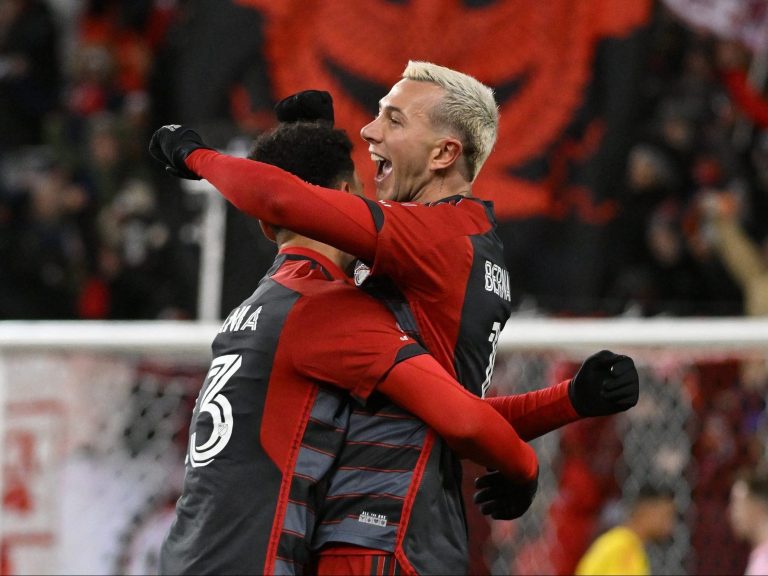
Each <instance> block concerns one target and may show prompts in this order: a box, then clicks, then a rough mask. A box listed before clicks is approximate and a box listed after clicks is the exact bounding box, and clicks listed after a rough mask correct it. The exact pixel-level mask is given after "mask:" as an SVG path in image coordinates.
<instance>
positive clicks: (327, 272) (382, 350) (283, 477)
mask: <svg viewBox="0 0 768 576" xmlns="http://www.w3.org/2000/svg"><path fill="white" fill-rule="evenodd" d="M339 350H344V351H345V353H344V354H343V355H340V354H338V351H339ZM423 353H424V350H423V348H422V347H421V346H419V345H418V344H416V343H414V341H413V340H412V339H411V338H409V337H408V336H406V335H404V334H403V332H402V331H400V330H399V329H398V328H397V327H396V323H395V321H394V319H393V317H392V315H391V314H390V313H389V312H388V311H387V309H386V308H385V307H384V306H383V305H381V304H380V303H378V302H376V301H375V300H373V299H371V298H370V297H368V296H366V295H365V294H363V293H361V292H360V291H359V290H357V289H355V288H354V287H352V286H350V285H349V284H348V283H347V282H346V281H345V280H344V279H343V275H342V273H341V271H340V270H339V269H338V268H337V267H335V266H334V265H333V264H332V263H330V262H329V261H327V260H326V259H325V258H323V257H322V256H320V255H317V254H315V253H312V257H309V255H308V253H306V252H303V251H301V250H287V251H283V252H281V254H280V255H279V256H278V258H277V259H276V261H275V265H274V266H273V268H272V269H271V270H270V272H269V273H268V274H267V276H265V278H264V279H263V280H262V281H261V283H260V284H259V287H258V289H257V290H256V292H255V293H254V294H253V295H252V296H251V297H250V298H248V299H247V300H245V301H244V302H243V303H242V304H241V305H240V306H238V307H237V308H235V309H234V310H233V311H232V312H231V313H230V314H229V316H228V317H227V319H226V320H225V321H224V324H223V325H222V327H221V329H220V331H219V333H218V335H217V336H216V338H215V339H214V341H213V360H212V362H211V367H210V370H209V372H208V375H207V377H206V379H205V382H204V384H203V387H202V389H201V391H200V394H199V396H198V399H197V402H196V406H195V411H194V414H193V418H192V423H191V426H190V443H189V450H188V455H187V462H186V476H185V481H184V489H183V494H182V496H181V498H180V499H179V501H178V504H177V519H176V521H175V523H174V525H173V527H172V528H171V531H170V534H169V536H168V538H167V539H166V541H165V543H164V545H163V549H162V555H161V564H162V572H163V573H165V574H178V573H194V574H262V573H266V574H278V573H279V574H294V573H300V572H301V568H300V567H301V566H303V565H304V564H305V563H306V561H307V560H308V542H309V541H310V540H311V539H312V537H313V530H314V526H315V513H316V508H317V498H318V495H319V493H318V482H319V481H320V480H321V479H322V478H323V477H324V476H325V475H326V474H327V472H328V470H329V469H330V468H331V466H332V464H333V462H334V460H335V458H336V457H337V455H338V453H339V452H340V450H341V448H342V446H343V443H344V439H345V432H346V429H347V427H348V420H349V417H350V397H349V395H347V394H345V393H343V392H341V391H339V390H337V389H334V388H332V387H330V386H326V385H325V384H328V385H333V386H337V387H340V388H345V389H347V390H349V392H350V393H351V394H352V395H353V396H355V397H357V398H359V399H361V400H364V399H367V398H368V396H369V395H370V394H371V392H372V391H373V390H374V388H375V386H376V384H377V383H378V382H379V381H380V380H381V379H382V377H383V376H384V375H385V374H386V373H387V372H388V371H389V370H391V368H392V367H393V366H394V365H395V364H396V363H397V362H399V361H402V360H404V359H407V358H410V357H412V356H414V355H419V354H423ZM318 383H323V384H318Z"/></svg>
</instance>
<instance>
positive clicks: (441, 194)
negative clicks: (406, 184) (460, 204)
mask: <svg viewBox="0 0 768 576" xmlns="http://www.w3.org/2000/svg"><path fill="white" fill-rule="evenodd" d="M450 196H472V185H471V183H470V182H467V180H466V179H465V178H464V177H462V175H461V174H460V173H459V172H458V171H457V170H454V171H452V172H450V173H446V174H443V175H440V176H437V177H435V178H433V179H432V180H430V181H429V182H428V183H427V185H426V186H424V188H422V189H421V190H419V192H418V193H417V194H416V195H415V196H414V198H413V201H414V202H418V203H419V204H427V203H429V202H437V201H438V200H442V199H443V198H448V197H450Z"/></svg>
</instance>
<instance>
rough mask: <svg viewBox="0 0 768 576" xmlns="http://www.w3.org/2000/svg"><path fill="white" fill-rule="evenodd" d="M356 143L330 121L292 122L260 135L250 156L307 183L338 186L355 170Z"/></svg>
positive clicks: (329, 186)
mask: <svg viewBox="0 0 768 576" xmlns="http://www.w3.org/2000/svg"><path fill="white" fill-rule="evenodd" d="M351 154H352V142H351V141H350V139H349V137H348V136H347V133H346V132H344V131H343V130H339V129H337V128H333V127H332V126H331V125H330V124H329V123H328V122H322V121H320V122H292V123H282V124H278V125H277V127H276V128H275V129H274V130H272V131H270V132H267V133H265V134H262V135H261V136H259V137H258V138H257V139H256V141H255V142H254V143H253V147H252V148H251V152H250V154H249V155H248V157H249V158H250V159H251V160H258V161H260V162H264V163H265V164H272V165H274V166H277V167H279V168H282V169H283V170H285V171H287V172H290V173H291V174H295V175H296V176H298V177H299V178H301V179H302V180H304V181H305V182H309V183H310V184H316V185H317V186H323V187H325V188H333V187H335V186H336V185H337V184H338V183H339V181H341V180H344V179H348V178H350V177H351V176H352V174H353V172H354V171H355V165H354V163H353V162H352V156H351Z"/></svg>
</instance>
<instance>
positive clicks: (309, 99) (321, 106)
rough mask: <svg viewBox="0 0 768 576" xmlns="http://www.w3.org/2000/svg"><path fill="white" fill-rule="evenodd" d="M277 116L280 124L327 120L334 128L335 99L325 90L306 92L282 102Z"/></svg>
mask: <svg viewBox="0 0 768 576" xmlns="http://www.w3.org/2000/svg"><path fill="white" fill-rule="evenodd" d="M275 114H276V115H277V120H278V121H279V122H300V121H302V120H303V121H306V122H314V121H317V120H325V121H327V122H330V123H331V126H333V119H334V118H333V98H332V97H331V95H330V93H328V92H326V91H324V90H304V91H302V92H297V93H296V94H292V95H291V96H287V97H286V98H283V99H282V100H280V102H278V103H277V104H276V105H275Z"/></svg>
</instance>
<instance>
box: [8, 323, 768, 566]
mask: <svg viewBox="0 0 768 576" xmlns="http://www.w3.org/2000/svg"><path fill="white" fill-rule="evenodd" d="M217 330H218V325H214V324H196V323H176V322H158V323H48V322H44V323H26V322H4V323H0V410H1V412H0V445H2V447H3V452H2V454H3V456H2V458H3V459H2V468H1V469H0V492H1V493H2V496H3V498H2V508H0V574H152V573H155V571H156V569H157V561H158V551H159V545H160V542H161V541H162V538H163V537H164V535H165V532H166V530H167V529H168V527H169V525H170V522H171V520H172V518H173V506H174V502H175V500H176V498H177V497H178V494H179V490H180V487H181V483H182V480H183V461H184V452H185V448H186V443H187V428H188V424H189V417H190V414H191V411H192V408H193V406H194V401H195V398H196V396H197V393H198V390H199V387H200V385H201V383H202V381H203V378H204V375H205V373H206V371H207V368H208V362H209V361H210V342H211V340H212V339H213V337H214V335H215V334H216V332H217ZM603 348H609V349H611V350H614V351H616V352H620V353H626V354H629V355H631V356H632V357H633V358H634V359H635V361H636V364H637V366H638V369H639V371H640V374H641V385H642V392H641V399H640V402H639V404H638V406H637V407H635V408H634V409H632V410H631V411H629V412H627V413H624V414H621V415H618V416H612V417H604V418H592V419H587V420H583V421H580V422H577V423H574V424H571V425H569V426H567V427H565V428H563V429H562V430H559V431H556V432H553V433H550V434H548V435H546V436H544V437H542V438H539V439H537V440H535V441H533V445H534V447H535V449H536V451H537V454H538V455H539V459H540V488H539V493H538V495H537V498H536V500H535V502H534V505H533V506H532V508H531V510H530V511H529V512H528V513H527V514H526V515H525V516H524V517H523V518H522V519H520V520H518V521H514V522H487V521H486V520H485V519H484V518H483V517H482V516H480V515H479V514H477V512H476V511H474V509H473V506H472V504H471V503H470V502H471V501H470V498H471V480H472V477H473V476H474V475H475V474H477V473H479V472H482V470H479V469H478V468H477V467H475V466H474V465H471V464H467V466H466V473H465V484H466V488H467V497H468V499H467V501H468V505H467V509H468V512H469V514H468V515H469V524H470V533H471V542H472V563H473V567H472V570H473V572H486V573H488V572H490V573H493V574H558V573H562V574H569V573H572V572H573V569H574V567H575V562H577V561H578V559H579V558H580V556H581V554H583V552H584V550H585V548H586V547H587V546H588V545H589V543H590V542H591V541H592V540H593V539H594V538H595V537H596V536H597V535H598V534H600V532H601V531H603V530H605V529H607V528H609V527H611V526H612V525H614V524H616V523H618V522H620V521H621V518H622V512H623V505H624V503H625V502H626V499H627V498H628V497H631V496H632V494H634V493H635V492H636V491H637V490H638V489H639V488H640V487H641V486H643V485H644V484H647V483H655V484H663V485H665V486H667V487H669V488H671V490H672V491H673V492H674V496H675V504H676V506H677V509H678V520H677V523H676V525H675V528H674V533H673V535H672V537H671V538H670V539H669V540H667V541H665V542H660V543H658V544H653V545H651V546H650V547H649V552H650V559H651V563H652V570H653V573H666V574H684V573H690V574H716V573H717V574H725V573H739V570H743V568H744V565H745V563H746V557H747V553H748V551H747V550H746V549H745V548H744V545H743V544H742V543H740V542H738V541H737V540H736V539H735V537H734V536H733V535H732V533H731V530H730V526H729V524H728V521H727V500H728V494H729V490H730V484H731V482H732V479H733V476H734V474H735V473H736V472H737V471H738V470H740V469H741V468H742V467H745V466H756V465H759V464H761V463H762V462H763V461H764V460H765V457H766V455H765V453H764V451H765V446H766V445H768V443H766V432H767V430H768V428H767V426H768V423H767V422H766V418H765V415H766V412H765V397H766V389H767V388H768V322H765V321H760V320H653V321H640V320H590V321H587V320H551V319H540V318H513V319H511V320H510V321H509V323H508V325H507V327H506V328H505V330H504V332H503V333H502V336H501V339H500V343H499V350H498V353H497V357H496V369H495V372H494V377H493V381H492V388H491V393H493V394H514V393H519V392H525V391H528V390H534V389H538V388H541V387H544V386H548V385H551V384H553V383H556V382H559V381H561V380H564V379H565V378H567V377H569V376H571V375H573V373H575V371H576V370H577V369H578V366H579V365H580V363H581V361H582V360H583V359H584V358H585V357H586V356H588V355H589V354H591V353H593V352H596V351H598V350H600V349H603Z"/></svg>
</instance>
